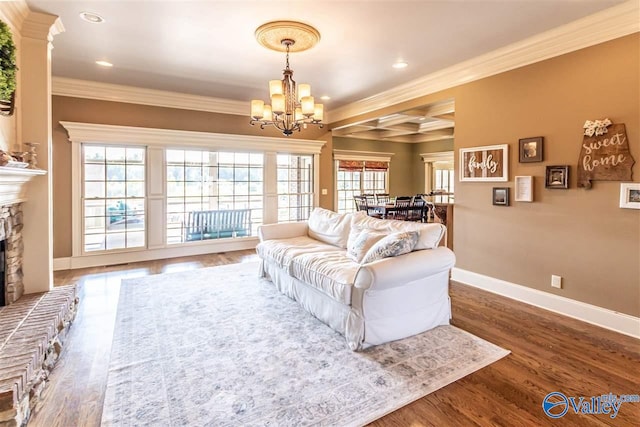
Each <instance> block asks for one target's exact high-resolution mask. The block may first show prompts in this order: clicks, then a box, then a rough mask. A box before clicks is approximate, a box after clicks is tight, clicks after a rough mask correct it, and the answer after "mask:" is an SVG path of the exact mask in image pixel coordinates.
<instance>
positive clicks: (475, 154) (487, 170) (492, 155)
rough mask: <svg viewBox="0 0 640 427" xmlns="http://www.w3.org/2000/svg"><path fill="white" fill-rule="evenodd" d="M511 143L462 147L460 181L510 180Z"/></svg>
mask: <svg viewBox="0 0 640 427" xmlns="http://www.w3.org/2000/svg"><path fill="white" fill-rule="evenodd" d="M508 180H509V145H507V144H501V145H487V146H483V147H473V148H461V149H460V181H508Z"/></svg>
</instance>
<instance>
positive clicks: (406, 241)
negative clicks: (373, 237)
mask: <svg viewBox="0 0 640 427" xmlns="http://www.w3.org/2000/svg"><path fill="white" fill-rule="evenodd" d="M418 236H419V233H418V232H417V231H403V232H398V233H392V234H389V235H388V236H386V237H385V238H383V239H381V240H379V241H378V242H377V243H376V244H374V245H373V247H372V248H371V249H369V251H368V252H367V254H366V255H365V256H364V258H363V259H362V264H368V263H370V262H373V261H377V260H379V259H382V258H389V257H394V256H398V255H403V254H408V253H409V252H411V251H412V250H413V248H414V247H415V246H416V243H418Z"/></svg>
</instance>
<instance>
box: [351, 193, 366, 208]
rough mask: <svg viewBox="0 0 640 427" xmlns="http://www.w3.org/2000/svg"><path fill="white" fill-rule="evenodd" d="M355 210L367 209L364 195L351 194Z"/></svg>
mask: <svg viewBox="0 0 640 427" xmlns="http://www.w3.org/2000/svg"><path fill="white" fill-rule="evenodd" d="M353 202H354V203H355V204H356V210H357V211H365V212H366V211H367V199H365V197H364V196H353Z"/></svg>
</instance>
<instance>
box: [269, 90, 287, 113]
mask: <svg viewBox="0 0 640 427" xmlns="http://www.w3.org/2000/svg"><path fill="white" fill-rule="evenodd" d="M271 110H272V111H273V112H274V113H275V114H282V113H284V112H285V111H286V109H285V99H284V95H283V94H281V93H280V94H278V93H277V94H275V95H272V96H271Z"/></svg>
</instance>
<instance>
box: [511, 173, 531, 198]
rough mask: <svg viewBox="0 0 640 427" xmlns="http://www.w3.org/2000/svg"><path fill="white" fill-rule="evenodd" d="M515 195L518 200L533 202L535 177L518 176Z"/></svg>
mask: <svg viewBox="0 0 640 427" xmlns="http://www.w3.org/2000/svg"><path fill="white" fill-rule="evenodd" d="M515 180H516V188H515V197H514V200H515V201H516V202H533V177H532V176H516V178H515Z"/></svg>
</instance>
